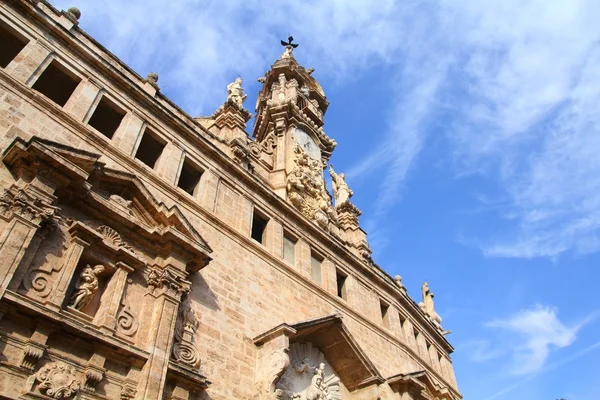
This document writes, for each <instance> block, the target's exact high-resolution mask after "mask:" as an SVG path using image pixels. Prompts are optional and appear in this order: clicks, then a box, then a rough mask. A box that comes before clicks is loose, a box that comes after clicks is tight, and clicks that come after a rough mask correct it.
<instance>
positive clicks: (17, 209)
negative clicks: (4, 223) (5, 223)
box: [0, 185, 58, 224]
mask: <svg viewBox="0 0 600 400" xmlns="http://www.w3.org/2000/svg"><path fill="white" fill-rule="evenodd" d="M57 211H58V208H57V207H53V206H51V205H49V204H46V203H45V202H44V201H42V200H40V199H37V198H35V197H33V196H31V195H29V194H28V193H27V192H26V191H25V190H23V189H21V188H18V187H16V186H14V185H13V186H12V187H10V188H9V189H7V190H5V191H4V193H3V194H2V196H0V217H3V218H5V219H10V218H12V217H13V216H14V215H18V216H20V217H22V218H25V219H26V220H28V221H31V222H32V223H34V224H41V223H44V222H47V221H51V220H53V219H55V218H57V217H56V214H57Z"/></svg>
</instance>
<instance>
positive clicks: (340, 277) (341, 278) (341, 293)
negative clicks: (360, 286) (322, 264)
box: [335, 270, 348, 300]
mask: <svg viewBox="0 0 600 400" xmlns="http://www.w3.org/2000/svg"><path fill="white" fill-rule="evenodd" d="M335 278H336V283H337V295H338V297H341V298H342V299H344V300H347V293H346V292H347V291H346V280H347V279H348V275H346V274H344V273H343V272H341V271H340V270H336V272H335Z"/></svg>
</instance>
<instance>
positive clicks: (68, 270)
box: [47, 237, 90, 311]
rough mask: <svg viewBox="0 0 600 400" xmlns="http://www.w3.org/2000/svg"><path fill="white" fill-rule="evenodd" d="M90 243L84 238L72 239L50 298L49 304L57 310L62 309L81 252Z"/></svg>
mask: <svg viewBox="0 0 600 400" xmlns="http://www.w3.org/2000/svg"><path fill="white" fill-rule="evenodd" d="M89 245H90V244H89V243H88V242H86V241H84V240H83V239H80V238H78V237H74V238H73V239H71V244H70V246H69V250H67V256H66V257H65V263H64V264H63V267H62V268H61V269H60V271H59V275H58V279H57V281H56V285H55V287H54V290H53V291H52V294H51V296H50V297H49V299H48V304H47V306H48V307H49V308H53V309H55V310H57V311H58V310H60V308H61V307H62V304H63V301H64V299H65V296H66V294H67V289H68V288H69V282H71V279H73V274H74V273H75V268H77V264H78V263H79V259H80V258H81V254H82V253H83V250H85V249H86V248H87V247H88V246H89Z"/></svg>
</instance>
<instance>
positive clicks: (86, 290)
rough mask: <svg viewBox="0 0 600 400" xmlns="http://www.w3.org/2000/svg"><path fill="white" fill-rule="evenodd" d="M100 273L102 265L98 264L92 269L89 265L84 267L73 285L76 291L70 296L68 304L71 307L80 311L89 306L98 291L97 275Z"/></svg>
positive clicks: (102, 268)
mask: <svg viewBox="0 0 600 400" xmlns="http://www.w3.org/2000/svg"><path fill="white" fill-rule="evenodd" d="M102 272H104V265H101V264H99V265H96V266H95V267H94V268H92V267H90V265H89V264H88V265H86V266H85V268H84V269H83V271H81V275H79V279H78V280H77V284H76V285H75V289H77V290H76V291H75V293H73V296H71V301H70V302H69V305H70V306H71V307H73V308H74V309H76V310H80V311H81V310H82V309H83V308H85V306H87V305H88V304H90V302H91V301H92V298H93V297H94V294H95V293H96V292H97V291H98V287H99V283H100V282H99V281H98V275H100V274H101V273H102Z"/></svg>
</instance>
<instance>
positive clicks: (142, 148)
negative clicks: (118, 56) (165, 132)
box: [135, 129, 166, 168]
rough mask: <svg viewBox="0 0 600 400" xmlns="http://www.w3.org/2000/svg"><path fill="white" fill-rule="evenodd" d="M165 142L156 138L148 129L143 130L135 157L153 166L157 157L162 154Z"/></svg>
mask: <svg viewBox="0 0 600 400" xmlns="http://www.w3.org/2000/svg"><path fill="white" fill-rule="evenodd" d="M165 144H166V143H165V142H164V141H163V140H161V139H159V138H158V136H157V135H156V134H154V132H152V131H151V130H150V129H146V130H145V131H144V136H142V140H141V141H140V145H139V146H138V149H137V151H136V153H135V158H137V159H138V160H140V161H141V162H143V163H144V164H146V165H147V166H149V167H150V168H154V167H155V166H156V163H157V162H158V159H159V158H160V156H161V155H162V152H163V150H164V149H165Z"/></svg>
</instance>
